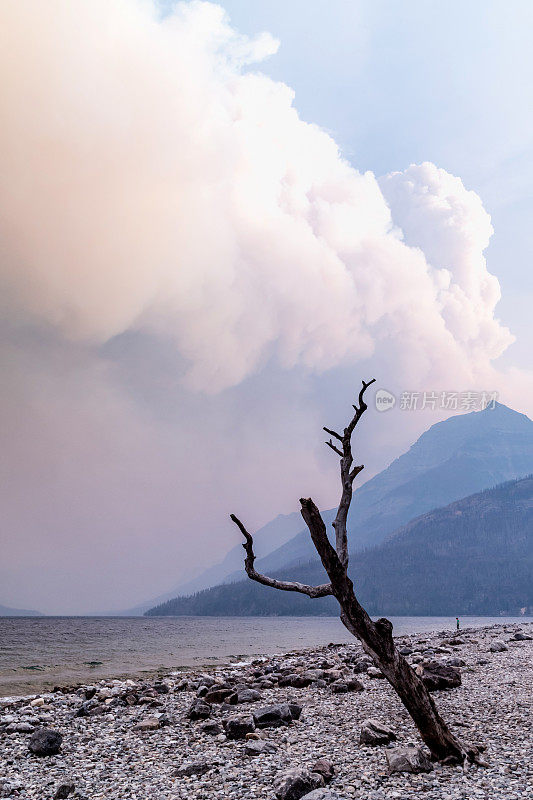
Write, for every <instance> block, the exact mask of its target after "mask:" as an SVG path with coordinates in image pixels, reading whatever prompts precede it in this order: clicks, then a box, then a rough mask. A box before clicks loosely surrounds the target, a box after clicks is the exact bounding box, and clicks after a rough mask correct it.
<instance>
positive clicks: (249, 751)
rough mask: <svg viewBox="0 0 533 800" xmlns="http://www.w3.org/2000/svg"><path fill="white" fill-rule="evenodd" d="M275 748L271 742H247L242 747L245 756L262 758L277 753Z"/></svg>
mask: <svg viewBox="0 0 533 800" xmlns="http://www.w3.org/2000/svg"><path fill="white" fill-rule="evenodd" d="M277 749H278V748H277V747H276V745H275V744H274V743H273V742H265V741H258V742H253V741H248V742H246V744H245V745H244V752H245V754H246V755H247V756H252V757H253V756H262V755H268V754H270V753H275V752H276V751H277Z"/></svg>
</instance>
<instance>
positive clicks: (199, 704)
mask: <svg viewBox="0 0 533 800" xmlns="http://www.w3.org/2000/svg"><path fill="white" fill-rule="evenodd" d="M187 716H188V717H189V719H192V720H196V719H207V718H208V717H210V716H211V706H210V705H209V703H206V702H205V700H202V698H200V697H197V698H196V700H193V701H192V704H191V706H190V708H189V710H188V711H187Z"/></svg>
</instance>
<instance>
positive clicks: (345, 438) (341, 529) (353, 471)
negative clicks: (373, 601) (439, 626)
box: [324, 378, 376, 569]
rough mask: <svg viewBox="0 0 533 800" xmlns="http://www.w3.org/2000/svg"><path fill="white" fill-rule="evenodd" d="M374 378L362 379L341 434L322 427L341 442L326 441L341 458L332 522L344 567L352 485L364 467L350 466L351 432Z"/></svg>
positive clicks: (358, 418) (364, 407)
mask: <svg viewBox="0 0 533 800" xmlns="http://www.w3.org/2000/svg"><path fill="white" fill-rule="evenodd" d="M375 380H376V379H375V378H372V380H371V381H362V384H363V385H362V386H361V391H360V392H359V399H358V405H354V406H353V408H354V410H355V414H354V415H353V417H352V419H351V420H350V422H349V423H348V425H347V426H346V428H345V429H344V432H343V435H342V436H341V435H340V434H339V433H336V432H335V431H332V430H330V429H329V428H324V430H325V431H326V433H329V434H330V436H334V437H335V438H336V439H338V440H339V441H340V442H341V443H342V451H341V450H340V449H339V448H338V447H336V446H335V445H334V444H333V442H332V441H331V440H330V441H329V442H326V444H327V445H328V447H331V449H332V450H334V451H335V453H337V455H339V456H340V459H341V485H342V494H341V500H340V503H339V507H338V509H337V515H336V517H335V520H334V522H333V527H334V528H335V548H336V550H337V555H338V557H339V559H340V562H341V564H342V565H343V567H344V568H345V569H346V568H347V567H348V535H347V531H346V525H347V521H348V511H349V509H350V503H351V502H352V485H353V482H354V480H355V478H356V477H357V475H359V473H360V472H361V471H362V470H363V469H364V465H363V464H361V465H357V466H355V467H353V468H352V464H353V455H352V433H353V432H354V429H355V426H356V425H357V423H358V422H359V420H360V419H361V417H362V416H363V414H364V413H365V411H366V409H367V408H368V406H367V404H366V403H365V392H366V390H367V389H368V387H369V386H371V385H372V384H373V383H374V381H375Z"/></svg>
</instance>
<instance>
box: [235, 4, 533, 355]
mask: <svg viewBox="0 0 533 800" xmlns="http://www.w3.org/2000/svg"><path fill="white" fill-rule="evenodd" d="M222 5H223V6H224V8H225V9H226V10H227V12H228V14H229V15H230V17H231V21H232V23H233V24H234V25H235V27H237V28H238V29H239V30H240V31H241V32H245V33H248V34H256V33H259V32H260V31H262V30H267V31H269V32H270V33H272V34H273V35H274V36H275V37H277V38H278V39H279V40H280V43H281V46H280V49H279V51H278V53H277V54H276V55H275V56H273V57H272V58H270V59H267V60H266V61H265V62H263V63H262V64H261V70H262V71H263V72H265V73H267V74H268V75H270V76H271V77H273V78H275V79H276V80H280V81H284V82H285V83H287V84H288V85H289V86H291V87H292V88H293V89H294V90H295V92H296V98H295V106H296V108H297V109H298V111H299V113H300V115H301V116H302V117H303V119H305V120H306V121H308V122H315V123H317V124H319V125H321V126H322V127H324V128H325V129H326V130H328V131H329V132H331V134H332V135H333V137H334V138H335V139H336V141H337V142H338V143H339V145H340V147H341V148H342V151H343V154H344V155H345V157H346V158H348V159H349V160H350V161H351V163H352V164H353V165H354V166H355V167H356V168H357V169H359V170H361V171H364V170H366V169H370V170H372V171H374V172H375V173H376V175H382V174H385V173H387V172H390V171H393V170H403V169H405V168H406V167H407V166H408V165H409V164H410V163H419V162H421V161H432V162H434V163H435V164H437V165H438V166H439V167H443V168H444V169H446V170H447V171H449V172H452V173H453V174H455V175H459V176H460V177H461V178H462V179H463V182H464V183H465V186H466V187H467V188H469V189H474V190H475V191H476V192H478V194H479V195H480V196H481V199H482V200H483V203H484V205H485V208H486V209H487V211H488V212H489V213H490V215H491V217H492V222H493V226H494V231H495V232H494V235H493V237H492V240H491V243H490V246H489V248H488V250H487V253H486V254H487V260H488V267H489V270H490V271H492V272H493V273H494V274H496V275H497V276H498V278H499V280H500V284H501V287H502V299H501V301H500V304H499V306H498V308H497V314H498V316H500V318H501V319H502V320H503V321H504V322H505V323H506V324H507V325H509V327H510V328H511V330H512V331H513V333H514V334H515V335H516V336H517V341H516V342H515V344H513V345H512V346H511V347H509V349H508V350H507V351H506V353H505V354H504V355H503V356H502V359H501V360H502V362H504V363H506V364H515V365H520V366H529V365H530V351H531V336H532V331H531V312H530V309H531V306H532V304H533V270H532V269H531V252H532V249H533V247H532V245H533V225H532V219H533V193H532V191H531V186H532V183H533V159H532V144H533V141H532V138H533V97H532V88H531V87H532V85H533V55H532V48H531V30H532V29H533V4H532V3H531V2H528V1H527V0H510V1H509V2H505V3H504V2H490V1H487V0H468V2H464V0H446V1H445V2H443V0H429V1H428V0H409V1H408V2H395V1H393V0H388V1H387V2H383V0H370V2H368V1H366V2H357V1H354V0H327V1H326V0H312V1H311V2H309V0H307V2H306V1H305V0H289V2H283V0H269V1H268V2H266V1H265V0H224V2H223V3H222Z"/></svg>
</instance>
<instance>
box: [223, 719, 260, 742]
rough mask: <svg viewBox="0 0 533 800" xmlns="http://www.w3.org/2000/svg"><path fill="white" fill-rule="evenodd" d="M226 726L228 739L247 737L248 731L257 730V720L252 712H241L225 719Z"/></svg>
mask: <svg viewBox="0 0 533 800" xmlns="http://www.w3.org/2000/svg"><path fill="white" fill-rule="evenodd" d="M224 728H225V731H226V736H227V737H228V739H245V738H246V735H247V734H248V733H253V732H254V731H255V722H254V718H253V717H252V715H251V714H239V715H238V716H236V717H228V719H226V720H224Z"/></svg>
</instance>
